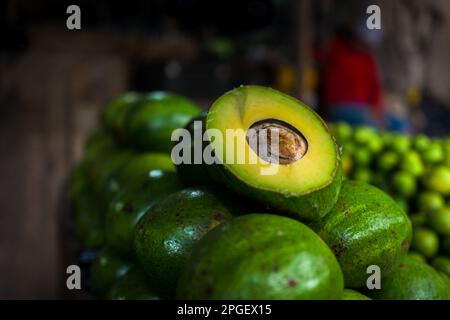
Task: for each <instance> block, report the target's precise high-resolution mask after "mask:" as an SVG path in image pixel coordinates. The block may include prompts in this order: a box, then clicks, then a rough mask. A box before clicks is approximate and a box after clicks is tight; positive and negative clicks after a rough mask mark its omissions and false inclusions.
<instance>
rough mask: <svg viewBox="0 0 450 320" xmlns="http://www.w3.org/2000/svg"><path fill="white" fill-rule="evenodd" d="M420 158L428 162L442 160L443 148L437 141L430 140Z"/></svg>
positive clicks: (432, 162)
mask: <svg viewBox="0 0 450 320" xmlns="http://www.w3.org/2000/svg"><path fill="white" fill-rule="evenodd" d="M422 159H423V160H424V161H425V162H426V163H429V164H434V163H439V162H441V161H443V160H444V150H442V146H441V145H440V144H439V143H437V142H432V143H431V144H430V145H429V146H428V148H427V149H425V150H424V151H423V152H422Z"/></svg>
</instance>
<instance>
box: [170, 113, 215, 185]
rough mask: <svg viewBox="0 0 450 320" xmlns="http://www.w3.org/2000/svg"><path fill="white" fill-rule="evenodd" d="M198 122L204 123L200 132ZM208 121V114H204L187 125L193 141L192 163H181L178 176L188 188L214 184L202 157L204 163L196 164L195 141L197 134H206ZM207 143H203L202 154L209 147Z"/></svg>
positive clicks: (190, 146) (178, 166)
mask: <svg viewBox="0 0 450 320" xmlns="http://www.w3.org/2000/svg"><path fill="white" fill-rule="evenodd" d="M196 121H201V122H202V128H201V129H202V130H201V131H200V128H198V127H194V123H195V122H196ZM205 121H206V112H203V113H202V114H201V115H200V116H196V117H193V118H192V119H191V121H189V123H188V124H187V125H186V127H185V129H186V130H188V131H189V133H190V134H191V141H190V145H189V148H190V150H191V163H181V164H178V165H176V170H177V174H178V176H179V177H180V180H181V181H182V182H183V183H184V184H185V185H186V186H187V187H194V186H201V185H211V184H213V181H212V179H211V177H210V176H209V174H208V168H207V167H208V165H207V164H205V163H204V162H203V157H202V161H201V162H202V163H199V164H196V163H194V150H195V149H194V139H195V132H196V131H197V130H198V131H197V135H201V136H203V134H204V132H205V127H206V124H205ZM207 144H208V143H207V142H203V143H202V147H201V148H202V149H201V150H202V152H203V150H204V149H205V147H206V146H207Z"/></svg>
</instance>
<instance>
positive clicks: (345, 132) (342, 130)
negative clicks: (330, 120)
mask: <svg viewBox="0 0 450 320" xmlns="http://www.w3.org/2000/svg"><path fill="white" fill-rule="evenodd" d="M352 132H353V129H352V127H351V126H350V125H349V124H348V123H346V122H337V123H335V124H334V126H333V133H334V135H335V137H336V139H337V140H338V141H339V142H340V143H343V142H345V141H347V140H350V138H351V137H352Z"/></svg>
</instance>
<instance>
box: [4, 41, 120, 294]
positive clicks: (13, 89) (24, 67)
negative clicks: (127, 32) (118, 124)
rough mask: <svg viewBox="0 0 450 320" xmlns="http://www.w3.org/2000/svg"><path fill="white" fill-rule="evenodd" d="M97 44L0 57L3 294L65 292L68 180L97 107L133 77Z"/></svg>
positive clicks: (67, 255)
mask: <svg viewBox="0 0 450 320" xmlns="http://www.w3.org/2000/svg"><path fill="white" fill-rule="evenodd" d="M92 46H95V43H92V44H91V45H90V50H87V51H89V52H86V51H84V50H83V47H77V46H72V47H70V46H68V48H67V50H65V49H60V50H51V49H49V48H46V47H40V48H36V49H32V50H30V51H28V52H27V53H25V54H22V55H21V56H15V57H14V59H12V58H11V57H7V56H5V55H2V56H0V59H1V60H0V81H1V82H0V88H1V89H0V90H1V91H0V112H1V116H0V177H1V183H0V205H1V212H0V299H5V298H6V299H10V298H25V299H30V298H33V299H46V298H59V297H61V296H62V293H63V292H64V286H65V268H66V265H65V264H66V263H69V262H70V261H71V260H73V257H70V252H68V251H70V248H69V247H68V245H69V244H70V242H68V241H67V239H68V235H67V232H68V229H67V202H66V201H65V199H66V198H65V195H66V192H65V186H66V180H67V177H68V175H69V173H70V170H71V168H72V166H73V164H74V163H75V162H76V161H77V160H78V159H79V158H80V156H81V152H82V146H83V143H84V139H85V137H86V134H87V133H88V132H90V131H91V130H92V128H94V127H95V125H96V120H97V114H98V111H99V109H100V108H101V107H102V106H103V105H104V104H105V103H106V101H107V100H109V99H111V98H113V97H115V96H117V95H119V94H120V93H121V92H123V91H124V90H126V86H127V82H128V70H127V63H126V62H125V61H124V60H123V59H122V58H121V57H120V56H118V55H116V54H115V53H114V52H104V51H103V52H95V50H92Z"/></svg>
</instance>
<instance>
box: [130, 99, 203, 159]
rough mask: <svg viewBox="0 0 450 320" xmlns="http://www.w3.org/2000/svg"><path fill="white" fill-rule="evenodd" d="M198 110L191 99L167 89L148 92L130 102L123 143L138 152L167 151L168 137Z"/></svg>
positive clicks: (169, 139)
mask: <svg viewBox="0 0 450 320" xmlns="http://www.w3.org/2000/svg"><path fill="white" fill-rule="evenodd" d="M200 112H201V109H200V108H199V107H198V106H197V105H196V104H195V103H194V102H192V101H191V100H189V99H187V98H185V97H182V96H178V95H174V94H171V93H167V92H159V91H157V92H152V93H150V94H147V95H145V96H144V97H143V99H142V100H141V101H140V102H139V103H137V104H134V105H133V106H132V107H131V108H130V110H129V111H128V113H127V116H126V119H125V125H124V127H125V130H124V132H125V137H126V141H127V143H128V144H129V145H130V146H132V147H133V148H136V149H138V150H142V151H156V152H167V153H170V151H171V150H172V145H173V143H172V141H171V136H172V132H173V131H174V130H175V129H178V128H183V127H184V126H185V125H186V124H187V123H188V122H189V120H190V119H191V118H192V117H193V116H196V115H198V114H200Z"/></svg>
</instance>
